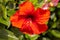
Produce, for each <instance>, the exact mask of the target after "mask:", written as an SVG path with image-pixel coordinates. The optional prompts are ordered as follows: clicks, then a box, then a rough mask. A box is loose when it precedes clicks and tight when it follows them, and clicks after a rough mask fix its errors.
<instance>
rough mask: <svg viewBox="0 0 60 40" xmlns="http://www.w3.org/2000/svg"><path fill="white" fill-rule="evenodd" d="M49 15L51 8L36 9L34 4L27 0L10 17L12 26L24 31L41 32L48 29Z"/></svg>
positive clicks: (30, 32) (29, 32)
mask: <svg viewBox="0 0 60 40" xmlns="http://www.w3.org/2000/svg"><path fill="white" fill-rule="evenodd" d="M49 17H50V11H49V10H43V9H41V8H37V9H34V6H33V4H32V3H31V2H29V1H26V2H24V3H22V4H20V5H19V10H17V11H16V13H15V14H14V15H12V16H11V17H10V21H11V23H12V26H14V27H17V28H19V30H20V31H21V32H23V33H28V34H40V33H43V32H45V31H46V30H47V29H48V27H47V25H46V24H45V23H46V22H47V21H48V20H49Z"/></svg>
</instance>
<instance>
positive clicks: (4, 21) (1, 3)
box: [0, 0, 60, 40]
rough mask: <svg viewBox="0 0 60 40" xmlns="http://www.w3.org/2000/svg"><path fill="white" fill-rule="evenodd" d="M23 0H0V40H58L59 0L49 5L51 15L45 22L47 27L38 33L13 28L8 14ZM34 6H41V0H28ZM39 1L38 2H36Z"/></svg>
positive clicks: (59, 31) (59, 22) (59, 21)
mask: <svg viewBox="0 0 60 40" xmlns="http://www.w3.org/2000/svg"><path fill="white" fill-rule="evenodd" d="M24 1H25V0H0V40H60V2H59V3H58V5H57V6H56V7H50V11H51V16H50V20H49V22H48V23H47V25H48V27H49V29H48V30H47V31H46V32H45V33H43V34H40V35H33V36H32V35H31V36H30V35H28V34H23V33H21V32H20V31H19V30H18V29H17V28H13V27H12V26H11V23H10V20H9V18H10V16H11V15H13V14H14V13H15V12H16V10H18V5H19V4H20V3H22V2H24ZM30 1H31V2H32V3H33V4H34V5H35V6H36V7H41V6H42V4H43V0H34V1H33V0H30ZM38 2H39V4H38Z"/></svg>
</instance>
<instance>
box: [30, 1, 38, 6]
mask: <svg viewBox="0 0 60 40" xmlns="http://www.w3.org/2000/svg"><path fill="white" fill-rule="evenodd" d="M30 1H31V2H32V3H33V4H34V5H36V4H37V3H38V0H30Z"/></svg>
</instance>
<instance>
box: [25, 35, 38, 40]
mask: <svg viewBox="0 0 60 40" xmlns="http://www.w3.org/2000/svg"><path fill="white" fill-rule="evenodd" d="M25 37H26V38H27V39H28V40H36V39H37V38H38V37H39V35H28V34H25Z"/></svg>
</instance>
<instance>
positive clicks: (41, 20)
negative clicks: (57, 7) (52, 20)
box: [35, 8, 50, 24]
mask: <svg viewBox="0 0 60 40" xmlns="http://www.w3.org/2000/svg"><path fill="white" fill-rule="evenodd" d="M35 15H36V22H37V23H38V24H45V23H46V22H47V21H48V20H49V17H50V11H49V10H43V9H40V8H38V9H37V10H36V12H35Z"/></svg>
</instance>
